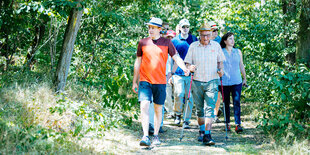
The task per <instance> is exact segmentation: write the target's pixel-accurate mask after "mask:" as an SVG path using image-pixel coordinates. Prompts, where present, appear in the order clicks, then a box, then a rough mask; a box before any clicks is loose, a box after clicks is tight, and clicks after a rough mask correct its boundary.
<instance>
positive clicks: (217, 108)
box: [214, 92, 221, 116]
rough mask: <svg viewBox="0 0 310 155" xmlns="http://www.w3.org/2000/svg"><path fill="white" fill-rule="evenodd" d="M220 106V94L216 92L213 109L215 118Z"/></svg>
mask: <svg viewBox="0 0 310 155" xmlns="http://www.w3.org/2000/svg"><path fill="white" fill-rule="evenodd" d="M220 105H221V93H220V92H218V95H217V100H216V104H215V109H214V115H215V116H217V114H218V112H219V109H220Z"/></svg>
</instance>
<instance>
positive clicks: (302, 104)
mask: <svg viewBox="0 0 310 155" xmlns="http://www.w3.org/2000/svg"><path fill="white" fill-rule="evenodd" d="M150 17H159V18H161V19H163V21H165V22H168V23H169V24H170V28H171V29H173V30H175V27H176V24H177V23H178V22H179V21H180V20H181V19H183V18H187V19H188V20H189V21H190V23H191V27H190V30H191V32H192V33H193V34H194V35H196V36H198V33H197V31H196V30H197V29H198V28H199V26H200V24H201V23H202V22H203V21H211V20H212V21H215V22H216V23H218V24H219V27H220V29H221V32H220V35H223V34H224V33H226V32H228V31H231V32H233V33H235V41H236V45H235V46H236V47H237V48H239V49H240V50H241V51H242V52H243V58H244V64H245V68H246V72H247V79H248V84H249V87H248V88H246V89H245V90H244V91H243V92H244V95H243V97H242V98H245V100H246V101H247V102H251V104H260V113H258V114H257V118H256V120H257V122H259V127H260V128H262V129H263V130H264V131H265V132H266V134H272V135H274V136H275V137H276V138H277V137H278V138H280V137H291V138H308V139H309V138H310V137H309V133H310V132H309V118H310V84H309V83H310V73H309V65H310V0H270V1H265V0H233V1H231V0H229V1H227V0H176V1H168V0H167V1H160V0H126V1H125V0H124V1H123V0H75V1H71V0H53V1H51V0H28V1H24V0H5V1H1V2H0V56H1V57H0V70H1V73H0V75H1V81H0V89H1V93H2V96H1V100H0V102H1V104H2V105H1V107H2V108H3V107H6V106H8V104H9V103H11V102H10V101H11V100H8V99H5V96H4V94H5V93H7V92H8V88H10V89H11V88H15V87H16V86H17V85H18V84H19V85H20V84H23V85H22V86H27V87H29V88H31V85H33V84H35V83H40V82H46V83H48V84H47V86H48V88H50V89H51V90H53V91H54V92H55V96H57V94H58V95H59V94H61V97H60V98H59V100H57V102H56V103H57V105H59V104H61V105H62V106H56V108H55V107H54V109H53V108H52V109H50V110H51V112H55V111H56V112H60V113H62V112H63V111H66V108H68V107H66V108H64V107H63V106H64V105H67V104H71V103H72V102H71V101H70V100H69V99H68V98H67V97H68V92H70V90H72V89H74V90H75V91H76V92H77V94H79V95H76V96H75V98H74V99H76V100H79V101H81V100H83V101H84V102H85V103H88V104H87V105H84V106H79V108H80V110H81V111H82V112H81V111H79V112H76V113H78V114H81V113H83V110H84V112H85V111H86V110H85V108H86V107H88V106H89V107H91V108H94V109H96V110H95V112H91V113H88V114H89V117H91V118H92V120H94V118H95V117H96V118H97V117H98V118H100V117H103V118H105V121H104V122H101V123H100V125H102V126H105V127H102V126H100V125H99V127H98V128H100V127H101V128H107V126H110V127H117V125H111V124H113V123H112V122H113V121H112V120H109V119H111V118H112V117H111V116H112V115H113V116H114V114H112V113H113V110H118V111H117V112H120V113H124V115H122V116H121V117H120V116H115V119H116V117H119V118H118V119H116V120H115V121H114V123H115V122H119V121H123V122H125V123H127V124H130V123H131V122H132V119H133V118H137V113H134V112H132V111H136V108H137V107H138V106H139V105H138V103H137V97H136V96H135V95H134V94H133V93H132V91H131V86H132V85H131V84H132V77H133V62H134V60H135V57H136V50H137V43H138V41H139V40H140V39H142V38H144V37H147V36H148V33H147V27H146V26H145V25H144V23H145V22H147V21H148V20H149V19H150ZM66 83H67V84H66ZM68 83H69V84H68ZM69 94H70V93H69ZM69 96H70V95H69ZM71 97H72V96H71ZM30 102H31V101H30ZM12 103H13V102H12ZM14 103H15V102H14ZM56 103H55V104H56ZM251 104H249V105H247V106H251ZM61 107H62V108H61ZM81 108H82V109H81ZM107 109H110V113H109V115H106V113H104V112H102V111H104V110H107ZM34 110H35V109H34ZM1 111H2V113H1V112H0V121H1V123H0V124H1V125H2V129H3V130H0V133H1V132H6V131H7V130H9V127H8V126H7V125H5V124H7V123H8V122H9V121H8V120H7V119H6V118H7V115H5V114H7V113H8V112H5V111H8V109H5V108H4V109H1ZM114 112H115V111H114ZM115 113H116V112H115ZM125 113H126V114H125ZM128 113H130V114H132V115H128ZM103 115H104V116H103ZM34 124H35V122H34ZM116 124H117V123H116ZM24 127H25V124H24V125H21V128H24ZM81 128H82V125H81V127H79V126H76V127H75V128H74V130H73V132H72V133H71V134H72V135H75V136H76V135H80V133H81V132H82V131H83V130H84V129H81ZM88 129H89V128H87V129H85V132H86V130H87V131H88ZM93 129H94V128H93ZM68 133H69V132H68ZM1 134H2V133H1ZM69 135H70V133H69ZM5 140H7V139H6V138H5V137H4V138H3V137H2V138H1V137H0V143H2V142H3V141H5ZM0 146H2V147H4V145H2V144H0Z"/></svg>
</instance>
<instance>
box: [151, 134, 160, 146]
mask: <svg viewBox="0 0 310 155" xmlns="http://www.w3.org/2000/svg"><path fill="white" fill-rule="evenodd" d="M152 144H153V145H160V144H161V142H160V140H159V137H158V136H155V135H154V137H153V139H152Z"/></svg>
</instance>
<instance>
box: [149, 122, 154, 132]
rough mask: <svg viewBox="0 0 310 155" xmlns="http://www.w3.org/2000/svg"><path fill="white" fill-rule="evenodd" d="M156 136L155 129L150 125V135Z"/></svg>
mask: <svg viewBox="0 0 310 155" xmlns="http://www.w3.org/2000/svg"><path fill="white" fill-rule="evenodd" d="M153 134H154V127H153V126H152V125H151V124H149V135H153Z"/></svg>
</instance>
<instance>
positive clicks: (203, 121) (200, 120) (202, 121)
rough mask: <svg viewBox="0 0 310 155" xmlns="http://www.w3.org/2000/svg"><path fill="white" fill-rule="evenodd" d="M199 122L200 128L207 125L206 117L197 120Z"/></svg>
mask: <svg viewBox="0 0 310 155" xmlns="http://www.w3.org/2000/svg"><path fill="white" fill-rule="evenodd" d="M197 121H198V125H199V126H201V125H204V124H205V118H204V117H198V118H197Z"/></svg>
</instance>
